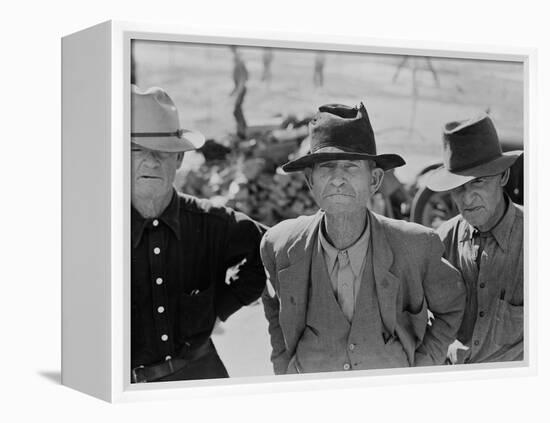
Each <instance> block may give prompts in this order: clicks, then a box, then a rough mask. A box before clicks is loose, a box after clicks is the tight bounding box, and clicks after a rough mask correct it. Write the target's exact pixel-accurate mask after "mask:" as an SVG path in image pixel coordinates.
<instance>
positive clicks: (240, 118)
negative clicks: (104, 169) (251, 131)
mask: <svg viewBox="0 0 550 423" xmlns="http://www.w3.org/2000/svg"><path fill="white" fill-rule="evenodd" d="M231 52H232V53H233V83H234V87H233V91H231V93H230V95H231V96H233V95H234V96H235V105H234V107H233V116H235V121H236V122H237V136H238V137H239V138H241V139H245V138H246V127H247V125H246V120H245V118H244V113H243V109H242V106H243V102H244V96H245V95H246V81H248V70H247V69H246V65H245V63H244V60H243V59H242V57H241V53H240V52H239V50H238V48H237V47H236V46H231Z"/></svg>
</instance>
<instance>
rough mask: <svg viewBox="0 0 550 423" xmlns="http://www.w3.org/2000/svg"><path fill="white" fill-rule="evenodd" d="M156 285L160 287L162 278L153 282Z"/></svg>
mask: <svg viewBox="0 0 550 423" xmlns="http://www.w3.org/2000/svg"><path fill="white" fill-rule="evenodd" d="M155 282H156V283H157V285H162V282H163V281H162V278H157V280H156V281H155Z"/></svg>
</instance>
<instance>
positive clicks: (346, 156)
mask: <svg viewBox="0 0 550 423" xmlns="http://www.w3.org/2000/svg"><path fill="white" fill-rule="evenodd" d="M309 130H310V134H309V135H310V140H311V145H310V151H309V153H308V154H307V155H305V156H303V157H300V158H298V159H296V160H294V161H290V162H288V163H286V164H285V165H284V166H283V170H285V171H286V172H297V171H302V172H303V173H304V176H305V178H306V181H307V183H308V185H309V187H310V189H311V192H312V193H313V196H314V198H315V200H316V202H317V204H318V205H319V207H320V210H319V211H318V212H317V213H316V214H315V215H313V216H301V217H298V218H296V219H290V220H286V221H284V222H281V223H280V224H278V225H276V226H275V227H273V228H271V229H270V230H269V231H268V232H267V233H266V234H265V235H264V238H263V240H262V245H261V255H262V261H263V263H264V266H265V268H266V270H267V273H268V275H269V284H268V287H267V289H266V290H265V291H264V294H263V296H262V300H263V304H264V310H265V315H266V318H267V320H268V323H269V333H270V336H271V346H272V349H273V350H272V354H271V361H272V363H273V367H274V371H275V374H286V373H310V372H324V371H341V370H365V369H380V368H395V367H408V366H425V365H434V364H443V363H444V361H445V357H446V353H447V348H448V346H449V344H450V343H451V342H452V341H453V340H454V339H455V336H456V333H457V330H458V328H459V326H460V323H461V319H462V315H463V312H464V304H465V288H464V285H463V282H462V279H461V277H460V275H459V273H458V272H457V270H456V269H454V268H453V267H452V266H451V265H450V264H449V263H448V262H447V261H445V260H444V259H442V253H443V245H442V243H441V241H440V240H439V237H438V236H437V235H436V234H435V233H434V232H433V231H432V230H430V229H427V228H424V227H422V226H419V225H416V224H413V223H408V222H403V221H397V220H393V219H389V218H385V217H383V216H379V215H377V214H375V213H373V212H371V211H370V210H369V204H370V201H371V198H372V196H373V195H374V193H375V192H376V191H377V190H378V188H379V187H380V184H381V183H382V179H383V176H384V171H386V170H389V169H392V168H395V167H398V166H402V165H404V164H405V162H404V160H403V159H402V158H401V157H400V156H398V155H396V154H380V155H378V154H377V153H376V143H375V138H374V132H373V130H372V126H371V123H370V121H369V117H368V115H367V111H366V109H365V107H364V106H363V104H361V105H360V106H359V107H347V106H343V105H334V104H331V105H324V106H321V107H320V108H319V112H318V113H317V114H316V115H315V116H314V118H313V119H312V121H311V123H310V127H309ZM429 312H431V314H432V315H433V319H432V320H431V322H430V321H429V319H428V313H429Z"/></svg>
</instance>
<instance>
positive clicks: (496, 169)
mask: <svg viewBox="0 0 550 423" xmlns="http://www.w3.org/2000/svg"><path fill="white" fill-rule="evenodd" d="M522 154H523V151H521V150H514V151H507V152H505V153H503V154H502V156H500V157H498V158H496V159H495V160H492V161H490V162H488V163H484V164H482V165H479V166H475V167H472V168H470V169H466V170H463V171H460V172H450V171H449V170H448V169H447V168H446V167H444V166H441V167H439V168H437V169H435V170H434V171H433V172H432V173H431V174H430V175H429V176H428V177H427V178H426V186H427V187H428V188H429V189H431V190H432V191H436V192H441V191H449V190H452V189H454V188H457V187H459V186H461V185H464V184H465V183H467V182H470V181H471V180H473V179H476V178H480V177H483V176H492V175H498V174H499V173H502V172H504V171H505V170H506V169H508V168H509V167H510V166H512V165H513V164H514V163H515V162H516V160H517V159H518V158H519V157H520V156H521V155H522Z"/></svg>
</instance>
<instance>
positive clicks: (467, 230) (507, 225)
mask: <svg viewBox="0 0 550 423" xmlns="http://www.w3.org/2000/svg"><path fill="white" fill-rule="evenodd" d="M505 201H506V211H505V212H504V215H503V216H502V218H501V219H500V220H499V222H498V223H497V224H496V225H495V226H494V227H493V228H492V229H491V230H490V231H489V233H490V234H491V235H492V236H493V238H495V240H496V242H497V244H498V246H499V247H500V248H501V249H502V250H504V251H506V250H507V244H508V239H509V238H510V234H511V233H512V226H513V224H514V219H515V216H516V209H515V207H514V205H513V204H512V200H511V199H510V197H508V196H507V195H506V194H505ZM464 223H465V227H464V232H463V234H462V239H461V241H470V240H472V238H473V237H474V235H475V234H476V231H477V230H476V228H474V227H473V226H472V225H470V224H469V223H468V222H466V220H464Z"/></svg>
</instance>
